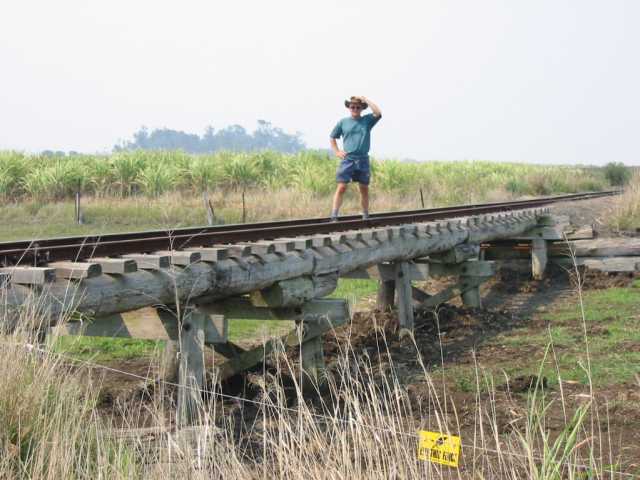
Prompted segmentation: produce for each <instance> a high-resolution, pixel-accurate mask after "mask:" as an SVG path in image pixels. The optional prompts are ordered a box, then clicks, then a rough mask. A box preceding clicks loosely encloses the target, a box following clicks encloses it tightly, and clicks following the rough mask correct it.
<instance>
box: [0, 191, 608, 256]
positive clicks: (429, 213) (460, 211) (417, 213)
mask: <svg viewBox="0 0 640 480" xmlns="http://www.w3.org/2000/svg"><path fill="white" fill-rule="evenodd" d="M619 193H620V191H618V190H607V191H601V192H583V193H575V194H569V195H556V196H549V197H540V198H534V199H528V200H517V201H511V202H494V203H482V204H473V205H459V206H453V207H439V208H431V209H423V210H407V211H396V212H383V213H375V214H372V215H371V217H370V218H369V219H368V220H362V218H361V217H360V216H359V215H350V216H343V217H340V219H339V221H337V222H330V221H329V219H327V218H307V219H298V220H283V221H275V222H260V223H252V224H233V225H218V226H211V227H191V228H179V229H175V230H171V231H169V230H151V231H142V232H130V233H114V234H104V235H88V236H82V237H59V238H49V239H39V240H26V241H12V242H0V265H2V266H5V267H7V266H12V265H18V264H21V265H39V264H41V263H47V262H52V261H61V260H73V261H76V260H83V259H87V258H92V257H116V256H120V255H126V254H133V253H145V252H154V251H158V250H180V249H184V248H187V247H203V246H205V247H206V246H213V245H222V244H238V243H247V242H256V241H260V240H273V239H276V238H283V237H288V238H292V237H301V236H310V235H319V234H328V233H334V232H341V231H348V230H359V229H363V228H374V227H382V226H393V225H402V224H407V223H415V222H428V221H435V220H443V219H450V218H456V217H463V216H471V215H480V214H489V213H500V212H508V211H511V210H519V209H526V208H536V207H541V206H545V205H549V204H552V203H556V202H562V201H577V200H587V199H591V198H598V197H603V196H611V195H617V194H619Z"/></svg>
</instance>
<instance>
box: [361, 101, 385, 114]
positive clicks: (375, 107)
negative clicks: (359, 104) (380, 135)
mask: <svg viewBox="0 0 640 480" xmlns="http://www.w3.org/2000/svg"><path fill="white" fill-rule="evenodd" d="M360 100H362V101H363V102H364V103H366V104H367V105H369V106H370V107H371V112H372V113H373V116H374V117H381V116H382V112H381V111H380V107H379V106H378V105H376V104H375V103H373V102H372V101H371V100H369V99H368V98H367V97H364V96H361V97H360Z"/></svg>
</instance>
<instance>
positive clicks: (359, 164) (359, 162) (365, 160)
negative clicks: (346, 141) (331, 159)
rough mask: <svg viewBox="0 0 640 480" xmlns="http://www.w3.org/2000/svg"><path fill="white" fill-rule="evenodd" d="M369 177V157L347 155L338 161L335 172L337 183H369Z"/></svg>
mask: <svg viewBox="0 0 640 480" xmlns="http://www.w3.org/2000/svg"><path fill="white" fill-rule="evenodd" d="M370 179H371V168H369V157H350V156H349V155H347V156H346V157H345V158H344V159H343V160H342V161H341V162H340V166H339V167H338V171H337V172H336V181H337V182H338V183H349V182H358V183H361V184H362V185H369V180H370Z"/></svg>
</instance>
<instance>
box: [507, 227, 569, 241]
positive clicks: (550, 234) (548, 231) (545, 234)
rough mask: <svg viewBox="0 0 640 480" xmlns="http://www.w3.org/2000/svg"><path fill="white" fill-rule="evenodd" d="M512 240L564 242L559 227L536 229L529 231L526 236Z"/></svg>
mask: <svg viewBox="0 0 640 480" xmlns="http://www.w3.org/2000/svg"><path fill="white" fill-rule="evenodd" d="M513 239H514V240H533V239H543V240H564V234H563V232H562V229H561V228H559V227H536V228H533V229H531V230H529V231H528V232H527V233H526V235H518V236H514V237H513Z"/></svg>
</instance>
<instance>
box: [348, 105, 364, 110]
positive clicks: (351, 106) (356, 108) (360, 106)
mask: <svg viewBox="0 0 640 480" xmlns="http://www.w3.org/2000/svg"><path fill="white" fill-rule="evenodd" d="M349 108H350V109H351V110H362V105H349Z"/></svg>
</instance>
